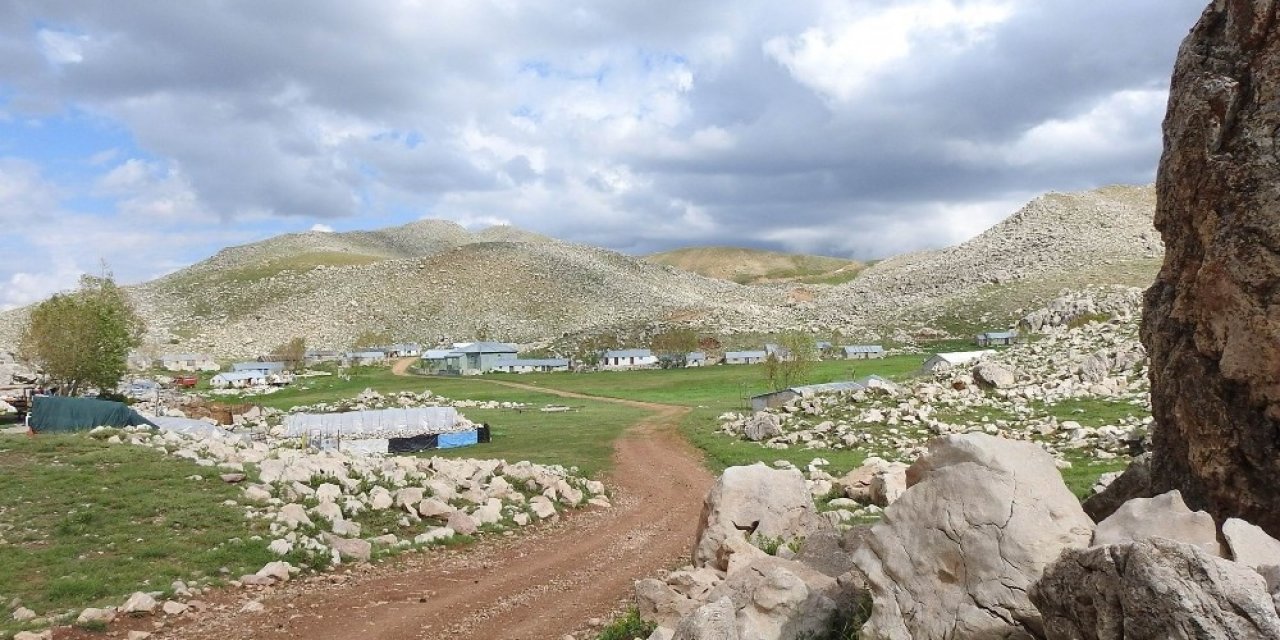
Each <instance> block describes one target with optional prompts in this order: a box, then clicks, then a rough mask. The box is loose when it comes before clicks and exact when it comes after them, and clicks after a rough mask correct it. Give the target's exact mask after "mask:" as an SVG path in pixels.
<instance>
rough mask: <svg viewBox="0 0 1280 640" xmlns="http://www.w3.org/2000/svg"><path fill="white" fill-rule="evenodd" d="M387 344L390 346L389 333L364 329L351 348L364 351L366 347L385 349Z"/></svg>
mask: <svg viewBox="0 0 1280 640" xmlns="http://www.w3.org/2000/svg"><path fill="white" fill-rule="evenodd" d="M389 344H391V332H390V331H374V330H372V329H366V330H365V331H361V332H360V335H358V336H356V341H355V342H354V343H353V344H352V345H351V346H352V347H353V348H355V349H364V348H366V347H385V346H387V345H389Z"/></svg>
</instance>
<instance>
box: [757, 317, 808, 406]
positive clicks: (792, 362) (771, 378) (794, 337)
mask: <svg viewBox="0 0 1280 640" xmlns="http://www.w3.org/2000/svg"><path fill="white" fill-rule="evenodd" d="M778 345H779V346H781V347H782V350H781V352H776V351H775V352H773V353H770V354H769V356H768V357H767V358H765V361H764V377H765V383H766V384H768V385H769V388H770V389H772V390H774V391H780V390H782V389H786V388H787V387H794V386H796V385H798V384H802V383H804V381H805V380H806V379H807V378H808V377H809V374H810V373H812V372H813V367H814V364H815V363H816V362H817V360H818V349H817V346H816V345H815V344H814V342H813V338H812V337H811V336H808V335H805V334H804V333H800V332H798V331H793V332H788V333H784V334H782V336H780V337H779V338H778Z"/></svg>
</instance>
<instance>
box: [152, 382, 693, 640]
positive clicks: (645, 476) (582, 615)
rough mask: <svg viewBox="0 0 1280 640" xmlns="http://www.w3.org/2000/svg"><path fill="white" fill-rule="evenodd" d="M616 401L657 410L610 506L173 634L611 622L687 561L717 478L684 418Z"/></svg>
mask: <svg viewBox="0 0 1280 640" xmlns="http://www.w3.org/2000/svg"><path fill="white" fill-rule="evenodd" d="M408 361H409V362H412V359H408ZM402 364H403V366H402ZM407 367H408V364H407V363H404V361H402V362H398V363H396V365H395V368H396V371H397V373H399V374H403V373H404V372H405V371H406V370H407ZM491 382H492V383H493V384H504V385H506V386H510V387H515V388H523V389H532V390H537V391H540V392H544V393H552V394H556V395H561V396H566V397H577V398H581V397H586V396H581V395H579V394H574V393H567V392H558V391H554V390H551V389H544V388H541V387H537V386H532V385H522V384H516V383H505V382H497V381H491ZM595 399H600V398H595ZM609 401H610V402H618V403H622V404H627V405H631V406H637V407H643V408H645V409H647V410H649V411H651V412H652V413H651V415H650V416H649V417H648V418H647V419H645V420H643V421H642V422H640V423H638V424H636V425H634V426H633V427H631V428H630V429H629V430H628V431H627V432H626V433H625V434H624V435H623V436H622V437H621V438H619V439H618V441H617V442H616V444H615V447H614V467H613V472H612V473H611V474H610V476H609V477H608V478H607V479H606V480H607V484H608V485H609V487H610V489H611V490H612V491H613V492H614V495H613V504H614V506H613V508H612V509H606V510H595V511H590V512H585V513H579V514H574V515H571V516H569V517H567V518H565V519H564V520H562V521H560V522H557V523H555V524H551V525H547V526H545V527H543V528H541V529H539V530H537V531H534V532H528V533H526V532H521V534H520V535H518V536H514V537H509V538H501V537H497V538H486V539H483V540H481V541H479V542H478V543H476V544H475V545H472V546H471V547H469V548H466V549H460V550H449V551H431V552H427V553H421V554H411V555H409V556H408V557H407V558H406V559H404V560H396V561H392V562H388V563H385V564H382V565H377V566H365V567H360V568H357V569H354V570H351V571H347V572H343V573H338V574H331V575H326V576H316V577H313V578H310V579H307V580H305V581H297V582H294V583H290V584H287V585H285V586H284V587H282V588H280V589H278V590H275V591H272V592H270V593H268V594H266V595H265V596H263V597H261V598H259V599H260V600H261V601H262V603H263V604H264V605H265V606H266V610H265V611H264V612H262V613H257V614H248V613H239V607H240V602H239V601H231V600H228V601H227V602H225V603H223V606H222V610H221V611H210V612H207V613H205V614H203V615H202V616H200V617H199V618H198V619H197V620H196V621H195V622H193V623H190V624H186V625H183V626H181V627H179V628H177V629H174V630H172V631H171V632H169V633H166V634H165V635H166V637H176V638H191V639H204V638H209V639H214V638H216V639H217V640H228V639H233V638H308V639H316V640H325V639H333V640H339V639H341V640H346V639H350V638H370V639H381V640H405V639H409V638H450V639H455V640H516V639H522V640H546V639H551V640H559V639H560V638H562V637H563V636H564V635H565V634H568V633H573V632H580V631H584V630H585V629H586V628H587V622H588V620H590V619H592V618H605V619H607V618H608V617H609V615H610V614H611V613H612V612H614V611H616V610H617V608H618V605H619V604H620V603H621V602H622V601H624V600H625V599H626V598H627V597H629V596H630V594H631V590H632V582H633V581H634V580H635V579H637V578H640V577H643V576H648V575H652V574H655V573H657V572H659V571H661V570H663V569H669V568H672V567H674V566H676V565H678V564H680V563H681V562H683V561H685V560H687V558H688V555H689V550H690V547H691V546H692V541H693V533H694V528H695V526H696V521H697V518H698V515H699V513H700V511H701V499H702V496H704V495H705V494H706V491H707V489H708V488H709V487H710V485H711V481H712V478H711V476H710V474H709V473H708V472H707V471H706V470H705V469H703V467H702V466H701V463H700V460H699V456H698V454H697V452H696V451H694V450H693V448H692V447H690V446H689V445H688V444H687V443H685V441H684V440H683V439H682V438H681V437H680V436H679V434H678V433H677V429H676V426H677V425H678V424H679V422H680V419H681V418H682V417H683V416H684V414H685V413H686V412H687V411H688V409H686V408H684V407H674V406H668V405H656V404H648V403H642V402H634V401H629V400H609ZM477 454H480V455H482V452H480V451H477ZM578 637H580V638H583V637H588V635H587V634H579V636H578ZM590 637H594V635H592V636H590Z"/></svg>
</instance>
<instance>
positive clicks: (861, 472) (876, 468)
mask: <svg viewBox="0 0 1280 640" xmlns="http://www.w3.org/2000/svg"><path fill="white" fill-rule="evenodd" d="M888 468H889V462H888V461H886V460H885V459H883V458H878V457H876V456H871V457H870V458H867V459H866V460H864V461H863V462H862V466H860V467H858V468H857V469H854V470H853V471H850V472H849V473H846V474H845V475H844V476H842V477H841V478H840V479H839V480H837V481H836V483H835V484H836V486H837V487H840V489H841V491H842V492H843V493H844V496H845V497H846V498H849V499H850V500H856V501H858V502H861V503H862V504H870V503H871V480H872V479H873V478H875V477H876V474H877V473H879V472H881V471H883V470H885V469H888Z"/></svg>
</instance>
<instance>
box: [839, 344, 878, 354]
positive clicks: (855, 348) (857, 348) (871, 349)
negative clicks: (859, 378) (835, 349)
mask: <svg viewBox="0 0 1280 640" xmlns="http://www.w3.org/2000/svg"><path fill="white" fill-rule="evenodd" d="M842 348H843V349H844V352H845V353H880V352H882V351H884V347H882V346H880V345H878V344H853V345H849V346H847V347H842Z"/></svg>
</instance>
